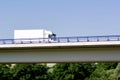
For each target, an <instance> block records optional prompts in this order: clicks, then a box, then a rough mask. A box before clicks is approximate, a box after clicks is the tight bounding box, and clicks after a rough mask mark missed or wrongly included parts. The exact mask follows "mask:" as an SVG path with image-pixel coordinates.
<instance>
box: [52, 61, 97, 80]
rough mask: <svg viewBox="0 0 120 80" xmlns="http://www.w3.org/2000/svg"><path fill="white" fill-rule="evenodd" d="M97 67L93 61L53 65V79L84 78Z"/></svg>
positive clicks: (76, 79)
mask: <svg viewBox="0 0 120 80" xmlns="http://www.w3.org/2000/svg"><path fill="white" fill-rule="evenodd" d="M94 69H95V67H94V64H93V63H81V64H80V63H63V64H56V65H55V66H54V67H53V80H84V79H85V78H86V77H89V76H90V74H91V73H92V72H93V70H94Z"/></svg>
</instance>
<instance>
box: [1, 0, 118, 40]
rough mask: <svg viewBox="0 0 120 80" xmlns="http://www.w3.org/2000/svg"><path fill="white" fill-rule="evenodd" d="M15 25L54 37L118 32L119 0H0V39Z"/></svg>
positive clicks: (15, 26)
mask: <svg viewBox="0 0 120 80" xmlns="http://www.w3.org/2000/svg"><path fill="white" fill-rule="evenodd" d="M19 29H47V30H51V31H53V32H54V33H55V34H56V35H57V36H58V37H62V36H64V37H65V36H98V35H120V0H0V39H8V38H13V36H14V30H19Z"/></svg>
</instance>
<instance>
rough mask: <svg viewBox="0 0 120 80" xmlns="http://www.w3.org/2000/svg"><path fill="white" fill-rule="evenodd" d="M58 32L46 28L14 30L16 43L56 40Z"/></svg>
mask: <svg viewBox="0 0 120 80" xmlns="http://www.w3.org/2000/svg"><path fill="white" fill-rule="evenodd" d="M55 37H56V34H54V33H53V32H52V31H49V30H45V29H34V30H33V29H31V30H29V29H28V30H14V39H15V41H14V42H15V43H21V42H22V43H38V42H39V43H40V42H54V41H55Z"/></svg>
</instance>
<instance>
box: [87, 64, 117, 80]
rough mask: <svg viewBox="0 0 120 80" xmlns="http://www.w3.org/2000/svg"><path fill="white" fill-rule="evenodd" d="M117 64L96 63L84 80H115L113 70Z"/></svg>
mask: <svg viewBox="0 0 120 80" xmlns="http://www.w3.org/2000/svg"><path fill="white" fill-rule="evenodd" d="M116 66H117V63H97V64H96V69H95V71H93V73H92V74H91V75H90V77H89V78H87V79H86V80H116V79H115V74H114V70H115V68H116Z"/></svg>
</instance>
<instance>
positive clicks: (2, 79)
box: [0, 64, 12, 80]
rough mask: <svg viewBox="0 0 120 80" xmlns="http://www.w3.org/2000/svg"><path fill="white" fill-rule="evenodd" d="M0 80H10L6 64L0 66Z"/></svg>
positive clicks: (10, 75)
mask: <svg viewBox="0 0 120 80" xmlns="http://www.w3.org/2000/svg"><path fill="white" fill-rule="evenodd" d="M0 80H12V74H11V73H10V67H9V66H8V65H7V64H0Z"/></svg>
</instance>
